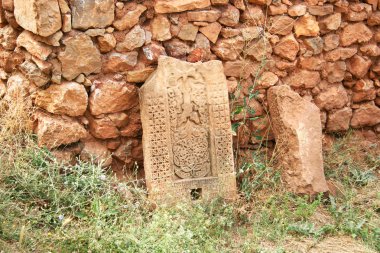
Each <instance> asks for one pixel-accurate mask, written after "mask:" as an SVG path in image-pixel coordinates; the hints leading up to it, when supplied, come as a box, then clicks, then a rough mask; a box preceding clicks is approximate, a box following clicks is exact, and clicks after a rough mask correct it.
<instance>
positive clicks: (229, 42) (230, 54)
mask: <svg viewBox="0 0 380 253" xmlns="http://www.w3.org/2000/svg"><path fill="white" fill-rule="evenodd" d="M244 45H245V42H244V39H243V37H241V36H236V37H233V38H229V39H220V40H218V41H217V42H216V44H215V45H214V46H213V47H212V48H211V50H212V51H213V52H214V54H216V55H217V56H218V57H219V58H221V59H222V60H227V61H234V60H236V59H237V58H238V56H239V55H240V53H241V52H242V51H243V48H244Z"/></svg>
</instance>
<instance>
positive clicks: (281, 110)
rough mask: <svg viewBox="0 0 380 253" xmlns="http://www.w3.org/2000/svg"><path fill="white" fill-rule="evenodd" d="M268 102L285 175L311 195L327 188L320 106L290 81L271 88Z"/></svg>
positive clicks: (296, 188)
mask: <svg viewBox="0 0 380 253" xmlns="http://www.w3.org/2000/svg"><path fill="white" fill-rule="evenodd" d="M268 102H269V110H270V113H271V119H272V126H273V132H274V135H275V139H276V145H277V146H278V147H279V148H280V150H281V152H280V156H281V157H280V159H279V160H280V162H281V165H282V166H283V178H284V180H285V182H286V183H287V185H288V187H289V189H290V190H291V191H293V192H295V193H300V194H311V195H313V194H317V193H321V192H327V191H328V187H327V183H326V179H325V176H324V170H323V158H322V126H321V120H320V115H319V109H318V107H316V106H315V105H314V104H313V103H311V102H308V101H306V100H304V99H303V98H302V97H300V96H299V95H298V94H297V93H295V92H294V91H292V90H291V89H290V87H289V86H287V85H281V86H275V87H272V88H270V89H269V91H268Z"/></svg>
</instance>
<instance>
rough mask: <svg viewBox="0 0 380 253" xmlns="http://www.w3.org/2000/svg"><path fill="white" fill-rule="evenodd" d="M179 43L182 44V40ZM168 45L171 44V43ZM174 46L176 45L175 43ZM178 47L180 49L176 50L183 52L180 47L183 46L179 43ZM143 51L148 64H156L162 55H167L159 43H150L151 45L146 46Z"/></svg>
mask: <svg viewBox="0 0 380 253" xmlns="http://www.w3.org/2000/svg"><path fill="white" fill-rule="evenodd" d="M178 41H179V42H180V40H178ZM172 42H173V41H172ZM168 43H169V44H170V42H168ZM181 43H184V42H182V41H181ZM173 44H175V43H174V42H173ZM178 45H179V47H178V48H176V49H179V51H180V50H181V48H180V46H181V45H182V44H179V43H178ZM184 45H186V44H184ZM186 46H187V45H186ZM142 51H143V60H144V61H145V62H147V63H148V64H151V63H156V62H157V61H158V57H159V56H160V55H166V51H165V48H164V47H163V46H162V45H161V44H160V43H157V42H153V43H150V44H149V45H146V46H144V47H143V48H142Z"/></svg>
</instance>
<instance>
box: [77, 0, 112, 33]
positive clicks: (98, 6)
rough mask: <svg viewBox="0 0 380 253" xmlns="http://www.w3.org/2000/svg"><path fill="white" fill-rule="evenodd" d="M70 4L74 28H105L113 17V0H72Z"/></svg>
mask: <svg viewBox="0 0 380 253" xmlns="http://www.w3.org/2000/svg"><path fill="white" fill-rule="evenodd" d="M70 5H71V11H72V27H73V28H74V29H81V30H86V29H88V28H105V27H106V26H109V25H111V24H112V22H113V20H114V17H115V15H114V10H115V3H114V0H102V1H94V0H72V1H71V2H70Z"/></svg>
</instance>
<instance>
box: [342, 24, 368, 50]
mask: <svg viewBox="0 0 380 253" xmlns="http://www.w3.org/2000/svg"><path fill="white" fill-rule="evenodd" d="M372 36H373V33H372V31H371V30H370V29H369V28H368V27H367V26H366V25H365V24H364V23H361V22H359V23H352V24H348V25H347V26H346V27H344V28H343V31H342V33H341V35H340V42H341V44H342V46H344V47H346V46H350V45H352V44H354V43H356V42H358V43H363V42H367V41H369V40H370V39H371V38H372Z"/></svg>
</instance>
